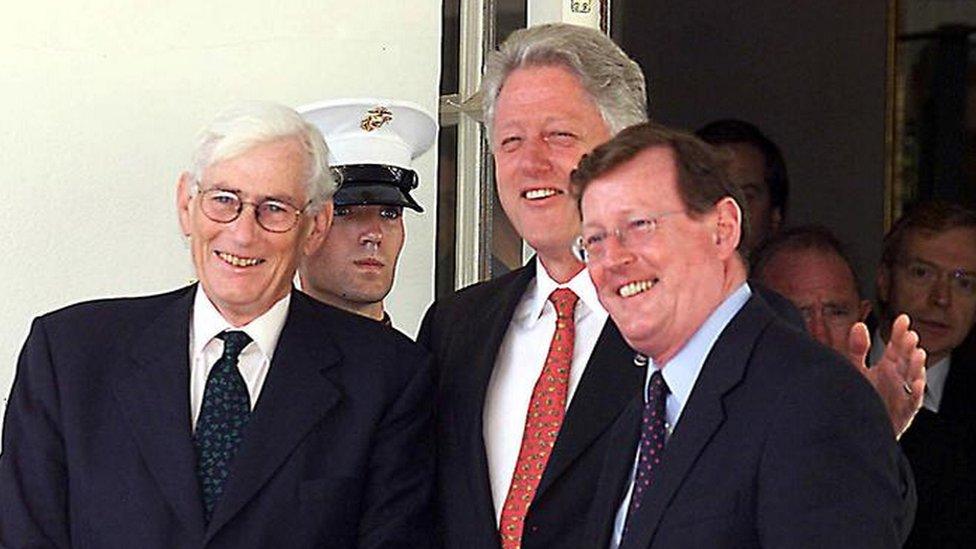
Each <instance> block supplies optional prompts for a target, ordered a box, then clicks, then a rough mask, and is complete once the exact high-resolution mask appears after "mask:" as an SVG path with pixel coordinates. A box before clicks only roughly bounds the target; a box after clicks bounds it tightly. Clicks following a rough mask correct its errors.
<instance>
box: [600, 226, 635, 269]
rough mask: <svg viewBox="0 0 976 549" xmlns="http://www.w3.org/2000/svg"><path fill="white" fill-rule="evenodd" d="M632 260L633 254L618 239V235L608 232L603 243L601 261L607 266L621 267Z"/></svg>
mask: <svg viewBox="0 0 976 549" xmlns="http://www.w3.org/2000/svg"><path fill="white" fill-rule="evenodd" d="M633 261H634V254H633V253H632V252H631V251H630V249H629V248H627V246H625V245H624V244H623V242H621V240H620V235H619V234H615V233H610V234H608V235H607V239H606V242H605V243H604V256H603V262H604V264H605V265H606V266H607V267H608V268H614V267H622V266H625V265H629V264H630V263H632V262H633Z"/></svg>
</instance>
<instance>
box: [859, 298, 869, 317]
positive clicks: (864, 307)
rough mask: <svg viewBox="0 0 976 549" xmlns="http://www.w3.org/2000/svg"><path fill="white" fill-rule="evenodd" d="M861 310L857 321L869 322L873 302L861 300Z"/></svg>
mask: <svg viewBox="0 0 976 549" xmlns="http://www.w3.org/2000/svg"><path fill="white" fill-rule="evenodd" d="M859 308H860V311H859V312H858V317H857V319H858V320H859V321H860V322H864V321H865V320H867V318H868V314H870V313H871V302H870V301H868V300H867V299H862V300H861V305H860V307H859Z"/></svg>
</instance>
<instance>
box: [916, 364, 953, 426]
mask: <svg viewBox="0 0 976 549" xmlns="http://www.w3.org/2000/svg"><path fill="white" fill-rule="evenodd" d="M951 361H952V354H950V355H949V356H947V357H945V358H943V359H942V360H940V361H938V362H936V363H935V364H933V365H931V366H929V367H928V368H926V369H925V397H924V401H923V405H924V406H925V407H926V408H928V409H929V410H931V411H933V412H938V411H939V406H940V404H941V403H942V393H943V392H944V391H945V382H946V376H948V375H949V367H950V365H951Z"/></svg>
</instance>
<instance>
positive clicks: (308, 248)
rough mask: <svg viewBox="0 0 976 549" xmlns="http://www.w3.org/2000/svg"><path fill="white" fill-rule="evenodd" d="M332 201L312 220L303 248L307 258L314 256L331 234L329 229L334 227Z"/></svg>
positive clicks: (327, 202)
mask: <svg viewBox="0 0 976 549" xmlns="http://www.w3.org/2000/svg"><path fill="white" fill-rule="evenodd" d="M333 211H334V210H333V204H332V200H328V201H326V203H325V204H324V205H323V206H322V209H321V210H319V213H317V214H315V217H313V218H312V224H311V227H310V228H309V233H308V237H307V238H306V239H305V244H304V245H303V247H302V253H304V254H305V255H306V256H310V255H312V254H314V253H315V252H316V251H317V250H318V249H319V248H320V247H321V246H322V243H323V242H325V238H326V236H328V234H329V228H331V227H332V213H333Z"/></svg>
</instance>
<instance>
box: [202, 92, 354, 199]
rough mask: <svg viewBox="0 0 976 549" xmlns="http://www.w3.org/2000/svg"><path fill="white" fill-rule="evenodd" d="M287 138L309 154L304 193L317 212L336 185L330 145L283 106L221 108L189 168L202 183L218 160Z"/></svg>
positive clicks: (250, 103) (263, 103)
mask: <svg viewBox="0 0 976 549" xmlns="http://www.w3.org/2000/svg"><path fill="white" fill-rule="evenodd" d="M288 138H294V139H297V140H298V141H299V142H301V144H302V146H303V147H304V149H305V152H306V153H307V154H308V165H307V168H306V171H307V174H308V175H307V178H306V180H305V192H306V195H307V196H308V200H309V207H308V209H309V211H310V212H311V213H313V214H314V213H317V212H318V211H319V210H320V209H321V208H322V206H323V205H324V204H325V202H326V201H328V200H329V199H330V198H332V195H333V193H335V190H336V186H337V184H336V181H335V179H334V178H333V176H332V173H331V170H330V169H329V162H328V158H329V148H328V146H327V145H326V144H325V139H324V138H323V137H322V133H321V132H320V131H319V130H318V128H316V127H315V126H314V125H313V124H311V123H309V122H306V121H305V120H304V119H303V118H302V117H301V115H299V114H298V113H297V112H295V110H294V109H291V108H289V107H286V106H284V105H279V104H277V103H271V102H266V101H248V102H242V103H238V104H235V105H232V106H230V107H228V108H226V109H224V110H222V111H220V112H219V113H218V114H217V116H216V117H214V119H213V121H211V122H210V124H209V125H207V127H206V128H204V129H203V130H202V131H201V132H200V134H199V136H198V138H197V145H196V147H195V148H194V152H193V159H192V161H191V164H190V169H189V170H188V171H189V172H190V174H191V175H192V176H193V177H194V179H195V180H196V181H197V182H199V181H201V180H202V177H203V172H204V170H206V169H207V168H208V167H210V166H212V165H214V164H216V163H218V162H222V161H224V160H229V159H231V158H234V157H236V156H239V155H241V154H243V153H244V152H246V151H248V150H250V149H251V148H253V147H255V146H257V145H263V144H266V143H271V142H273V141H278V140H280V139H288ZM191 192H192V191H191Z"/></svg>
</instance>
